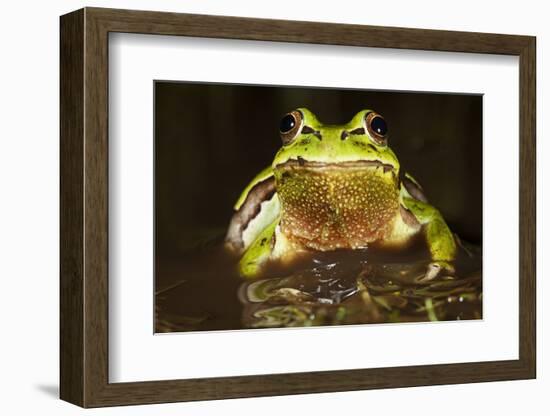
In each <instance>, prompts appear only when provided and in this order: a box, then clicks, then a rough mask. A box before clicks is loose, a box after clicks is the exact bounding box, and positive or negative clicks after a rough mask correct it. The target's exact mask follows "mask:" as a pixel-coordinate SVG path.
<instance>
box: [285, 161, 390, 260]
mask: <svg viewBox="0 0 550 416" xmlns="http://www.w3.org/2000/svg"><path fill="white" fill-rule="evenodd" d="M388 166H389V165H388ZM274 173H275V181H276V187H277V194H278V196H279V199H280V202H281V223H280V226H281V232H282V233H283V234H285V236H286V237H288V238H289V239H290V240H292V241H297V242H298V243H300V244H301V245H303V246H305V247H308V248H312V249H315V250H321V251H328V250H334V249H338V248H353V249H355V248H358V247H364V246H366V245H367V244H368V243H371V242H374V241H380V240H382V239H384V238H386V237H387V236H388V235H389V233H390V232H391V229H392V226H393V221H394V219H395V218H396V215H397V214H398V212H399V188H398V186H397V181H398V180H397V175H396V173H395V171H394V170H392V169H391V167H389V168H388V167H387V166H386V165H385V164H384V163H382V162H379V161H374V162H370V161H357V162H347V163H336V164H334V163H319V162H305V161H304V162H302V163H301V164H300V162H296V163H295V162H292V163H290V164H289V163H285V164H283V165H282V166H280V167H278V168H277V169H276V170H275V172H274Z"/></svg>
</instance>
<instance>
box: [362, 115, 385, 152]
mask: <svg viewBox="0 0 550 416" xmlns="http://www.w3.org/2000/svg"><path fill="white" fill-rule="evenodd" d="M365 127H366V128H367V131H368V132H369V136H370V137H371V138H372V139H373V140H374V141H375V142H376V143H377V144H380V145H384V144H386V143H387V141H388V125H387V124H386V120H384V118H383V117H382V116H381V115H380V114H377V113H375V112H370V113H368V114H367V115H366V116H365Z"/></svg>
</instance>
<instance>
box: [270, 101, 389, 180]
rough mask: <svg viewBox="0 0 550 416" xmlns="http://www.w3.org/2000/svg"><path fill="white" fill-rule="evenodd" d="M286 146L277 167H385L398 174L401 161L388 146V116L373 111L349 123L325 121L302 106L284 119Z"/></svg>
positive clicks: (358, 114)
mask: <svg viewBox="0 0 550 416" xmlns="http://www.w3.org/2000/svg"><path fill="white" fill-rule="evenodd" d="M279 133H280V135H281V139H282V141H283V146H282V147H281V149H280V150H279V151H278V152H277V155H276V156H275V159H274V160H273V165H272V166H273V169H274V170H275V171H276V170H278V169H281V168H282V169H284V168H289V167H304V168H308V169H321V170H322V169H324V168H334V167H339V168H346V167H349V168H358V167H364V168H369V169H375V170H376V169H377V168H378V169H381V170H382V171H383V172H385V173H388V172H393V174H394V175H397V174H398V171H399V161H398V160H397V157H396V156H395V154H394V153H393V151H392V150H391V149H390V148H389V146H388V128H387V125H386V121H385V120H384V118H383V117H382V116H381V115H379V114H377V113H376V112H374V111H372V110H362V111H360V112H358V113H357V114H356V115H355V116H354V117H353V118H352V119H351V121H350V122H349V123H347V124H342V125H328V124H323V123H321V122H320V121H319V120H318V119H317V117H315V115H314V114H313V113H312V112H311V111H309V110H308V109H307V108H298V109H296V110H294V111H291V112H290V113H288V114H286V115H285V116H284V117H283V118H282V119H281V124H280V128H279Z"/></svg>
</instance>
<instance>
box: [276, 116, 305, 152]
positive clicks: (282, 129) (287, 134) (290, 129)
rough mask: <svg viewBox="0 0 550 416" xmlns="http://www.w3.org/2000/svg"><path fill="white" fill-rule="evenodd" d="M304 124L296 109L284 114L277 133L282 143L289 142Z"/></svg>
mask: <svg viewBox="0 0 550 416" xmlns="http://www.w3.org/2000/svg"><path fill="white" fill-rule="evenodd" d="M303 125H304V117H303V116H302V113H300V112H299V111H298V110H294V111H291V112H290V113H288V114H285V115H284V116H283V118H282V119H281V124H280V125H279V133H280V134H281V140H282V141H283V144H284V145H287V144H290V143H292V142H293V141H294V139H296V137H297V136H298V134H300V131H301V130H302V127H303Z"/></svg>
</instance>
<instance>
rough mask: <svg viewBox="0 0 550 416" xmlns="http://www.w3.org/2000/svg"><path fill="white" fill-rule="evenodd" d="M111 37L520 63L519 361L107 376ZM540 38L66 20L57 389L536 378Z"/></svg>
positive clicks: (253, 388) (146, 392) (69, 392)
mask: <svg viewBox="0 0 550 416" xmlns="http://www.w3.org/2000/svg"><path fill="white" fill-rule="evenodd" d="M110 32H128V33H145V34H155V35H179V36H193V37H206V38H228V39H248V40H263V41H280V42H300V43H314V44H331V45H347V46H350V45H353V46H369V47H384V48H400V49H421V50H433V51H451V52H473V53H484V54H504V55H516V56H519V62H520V64H519V65H520V105H519V109H518V111H519V114H520V129H519V135H520V136H519V137H520V140H519V143H518V150H519V154H520V186H519V193H520V253H519V254H520V267H519V270H518V273H519V305H520V306H519V308H520V312H519V359H518V360H509V361H491V362H472V363H461V364H444V365H421V366H407V367H391V368H370V369H357V370H340V371H324V372H309V373H291V374H267V375H257V376H239V377H221V378H203V379H187V380H170V381H147V382H136V383H109V380H108V279H109V276H108V221H109V218H108V210H107V198H108V158H107V149H108V129H107V123H108V64H109V62H108V35H109V33H110ZM535 45H536V43H535V38H534V37H530V36H516V35H500V34H486V33H469V32H450V31H436V30H421V29H403V28H391V27H376V26H360V25H342V24H332V23H330V24H329V23H314V22H297V21H284V20H265V19H250V18H240V17H224V16H206V15H190V14H175V13H160V12H147V11H130V10H113V9H98V8H85V9H81V10H78V11H75V12H72V13H69V14H67V15H65V16H62V17H61V96H60V101H61V157H60V159H61V183H60V185H61V218H60V219H61V243H60V244H61V247H60V250H61V259H60V260H61V288H60V290H61V304H60V308H61V334H60V335H61V351H60V354H61V388H60V396H61V398H62V399H63V400H66V401H69V402H71V403H74V404H77V405H80V406H83V407H99V406H112V405H126V404H144V403H161V402H176V401H190V400H209V399H222V398H235V397H251V396H268V395H280V394H298V393H318V392H334V391H349V390H362V389H375V388H388V387H407V386H421V385H437V384H452V383H472V382H483V381H497V380H517V379H528V378H535V376H536V349H535V348H536V345H535V344H536V333H535V310H536V307H535V280H536V279H535V244H536V243H535V231H536V230H535V214H536V212H535V197H536V195H535V105H536V98H535V50H536V47H535Z"/></svg>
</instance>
